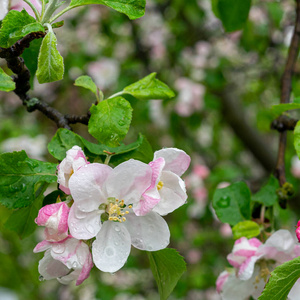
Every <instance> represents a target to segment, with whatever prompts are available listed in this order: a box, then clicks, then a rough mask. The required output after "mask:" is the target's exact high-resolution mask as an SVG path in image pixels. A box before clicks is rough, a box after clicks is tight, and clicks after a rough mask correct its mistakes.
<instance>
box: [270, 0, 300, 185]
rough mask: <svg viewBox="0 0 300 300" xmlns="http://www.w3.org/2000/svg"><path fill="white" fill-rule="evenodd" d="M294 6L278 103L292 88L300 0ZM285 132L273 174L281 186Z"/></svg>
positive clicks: (299, 39) (299, 31)
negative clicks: (291, 29)
mask: <svg viewBox="0 0 300 300" xmlns="http://www.w3.org/2000/svg"><path fill="white" fill-rule="evenodd" d="M296 2H297V6H296V23H295V28H294V33H293V37H292V41H291V44H290V47H289V52H288V57H287V61H286V65H285V70H284V73H283V75H282V78H281V96H280V103H289V101H290V96H291V89H292V76H293V73H294V69H295V65H296V61H297V57H298V53H299V43H300V0H297V1H296ZM286 138H287V132H286V131H283V132H281V133H280V137H279V147H278V157H277V164H276V169H275V172H274V173H275V176H276V177H277V178H278V180H279V183H280V185H281V186H282V185H283V184H284V183H285V182H286V178H285V163H284V157H285V148H286Z"/></svg>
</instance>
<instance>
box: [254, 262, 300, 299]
mask: <svg viewBox="0 0 300 300" xmlns="http://www.w3.org/2000/svg"><path fill="white" fill-rule="evenodd" d="M299 278H300V257H297V258H295V259H293V260H290V261H287V262H285V263H284V264H282V265H280V266H278V267H277V268H276V269H275V270H274V271H273V272H272V273H271V277H270V279H269V281H268V283H267V285H266V287H265V289H264V290H263V292H262V294H261V296H260V297H259V298H258V300H270V299H276V300H286V299H287V296H288V294H289V292H290V290H291V288H292V287H293V285H294V284H295V282H296V281H297V280H298V279H299Z"/></svg>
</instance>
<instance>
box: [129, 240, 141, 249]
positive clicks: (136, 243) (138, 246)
mask: <svg viewBox="0 0 300 300" xmlns="http://www.w3.org/2000/svg"><path fill="white" fill-rule="evenodd" d="M131 242H132V244H133V245H134V246H135V247H137V248H143V247H144V242H143V240H142V239H140V238H134V239H132V241H131Z"/></svg>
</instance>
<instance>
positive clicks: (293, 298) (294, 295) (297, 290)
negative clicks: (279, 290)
mask: <svg viewBox="0 0 300 300" xmlns="http://www.w3.org/2000/svg"><path fill="white" fill-rule="evenodd" d="M299 295H300V280H299V279H298V280H297V281H296V283H295V284H294V286H293V287H292V289H291V290H290V292H289V294H288V300H299Z"/></svg>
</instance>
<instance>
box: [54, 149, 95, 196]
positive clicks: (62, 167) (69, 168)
mask: <svg viewBox="0 0 300 300" xmlns="http://www.w3.org/2000/svg"><path fill="white" fill-rule="evenodd" d="M66 154H67V155H66V158H65V159H63V161H62V162H61V163H60V164H59V165H58V168H57V169H58V172H57V181H58V183H59V188H60V189H61V190H62V191H64V192H65V193H66V194H68V195H69V194H70V190H69V180H70V177H71V176H72V175H73V173H75V172H76V171H77V170H78V169H79V168H80V167H82V166H84V165H86V164H89V162H88V161H87V160H86V157H85V155H84V153H83V151H82V150H81V148H80V147H78V146H73V147H72V149H70V150H68V151H67V153H66Z"/></svg>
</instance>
